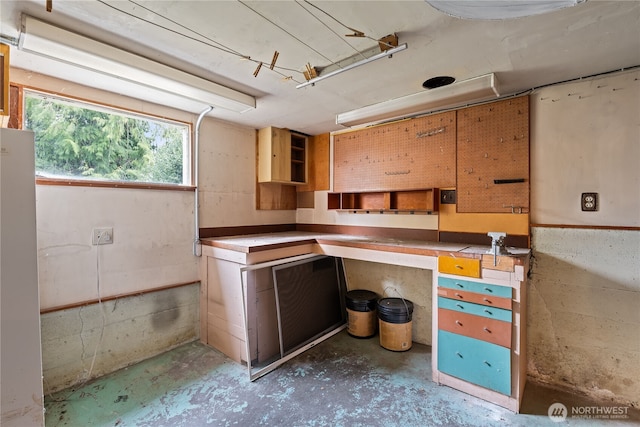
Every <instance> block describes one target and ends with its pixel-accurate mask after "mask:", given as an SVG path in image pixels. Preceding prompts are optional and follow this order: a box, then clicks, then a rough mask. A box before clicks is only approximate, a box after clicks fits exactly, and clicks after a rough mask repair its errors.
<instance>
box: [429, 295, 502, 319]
mask: <svg viewBox="0 0 640 427" xmlns="http://www.w3.org/2000/svg"><path fill="white" fill-rule="evenodd" d="M438 308H446V309H447V310H453V311H459V312H462V313H468V314H473V315H476V316H482V317H488V318H490V319H496V320H502V321H503V322H509V323H511V317H512V316H511V310H505V309H503V308H496V307H488V306H486V305H482V304H474V303H472V302H465V301H456V300H453V299H450V298H443V297H438Z"/></svg>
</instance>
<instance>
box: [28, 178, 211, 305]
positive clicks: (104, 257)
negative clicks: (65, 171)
mask: <svg viewBox="0 0 640 427" xmlns="http://www.w3.org/2000/svg"><path fill="white" fill-rule="evenodd" d="M193 197H194V194H193V191H155V190H138V189H123V188H92V187H68V186H51V185H39V186H37V192H36V206H37V224H38V263H39V277H40V299H41V307H42V308H43V309H48V308H51V307H59V306H64V305H67V304H73V303H77V302H83V301H91V300H95V299H97V298H98V296H100V298H105V297H109V296H116V295H122V294H129V293H132V292H136V291H143V290H149V289H153V288H157V287H161V286H168V285H174V284H178V283H187V282H195V281H198V280H199V278H198V258H197V257H194V256H193V254H192V247H193V245H192V242H193V214H192V212H193ZM94 227H113V244H109V245H100V246H95V245H92V244H91V237H92V229H93V228H94ZM98 288H99V289H98ZM98 290H99V291H100V295H98Z"/></svg>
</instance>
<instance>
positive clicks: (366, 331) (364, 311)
mask: <svg viewBox="0 0 640 427" xmlns="http://www.w3.org/2000/svg"><path fill="white" fill-rule="evenodd" d="M346 299H347V304H346V305H347V332H348V333H349V335H352V336H354V337H358V338H369V337H372V336H374V335H375V334H376V331H377V329H378V315H377V310H376V304H377V302H378V295H377V294H376V293H375V292H372V291H367V290H364V289H356V290H353V291H349V292H347V298H346Z"/></svg>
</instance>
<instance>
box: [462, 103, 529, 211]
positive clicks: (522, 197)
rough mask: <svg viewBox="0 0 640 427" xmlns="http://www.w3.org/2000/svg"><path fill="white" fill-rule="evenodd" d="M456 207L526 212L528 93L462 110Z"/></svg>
mask: <svg viewBox="0 0 640 427" xmlns="http://www.w3.org/2000/svg"><path fill="white" fill-rule="evenodd" d="M457 124H458V142H457V161H458V166H457V189H458V192H457V210H458V212H464V213H472V212H476V213H483V212H484V213H511V212H512V209H514V210H515V212H521V211H524V212H528V209H529V97H527V96H523V97H520V98H513V99H507V100H504V101H500V102H494V103H491V104H484V105H478V106H475V107H470V108H465V109H462V110H459V111H458V117H457Z"/></svg>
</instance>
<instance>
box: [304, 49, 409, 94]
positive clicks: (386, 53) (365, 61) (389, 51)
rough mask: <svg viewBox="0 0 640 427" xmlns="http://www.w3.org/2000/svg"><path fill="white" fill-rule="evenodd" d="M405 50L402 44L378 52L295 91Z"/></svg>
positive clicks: (311, 81) (319, 77)
mask: <svg viewBox="0 0 640 427" xmlns="http://www.w3.org/2000/svg"><path fill="white" fill-rule="evenodd" d="M406 48H407V44H406V43H403V44H401V45H399V46H396V47H393V48H391V49H387V50H385V51H383V52H380V53H378V54H376V55H373V56H370V57H368V58H365V59H363V60H361V61H358V62H354V63H352V64H349V65H347V66H345V67H342V68H338V69H336V70H334V71H331V72H329V73H326V74H322V73H320V75H319V76H318V77H315V78H313V79H311V80H309V81H307V82H304V83H301V84H299V85H298V86H296V89H300V88H301V87H305V86H309V85H311V86H313V85H315V84H316V83H317V82H319V81H321V80H324V79H327V78H329V77H332V76H335V75H336V74H340V73H344V72H345V71H348V70H352V69H354V68H356V67H359V66H361V65H364V64H368V63H369V62H373V61H375V60H378V59H380V58H385V57H391V56H392V55H393V54H394V53H396V52H401V51H403V50H405V49H406Z"/></svg>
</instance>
